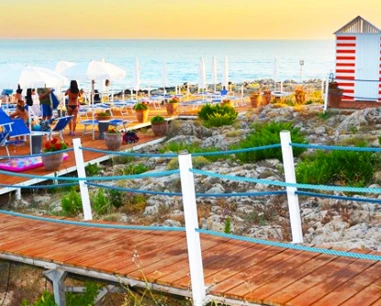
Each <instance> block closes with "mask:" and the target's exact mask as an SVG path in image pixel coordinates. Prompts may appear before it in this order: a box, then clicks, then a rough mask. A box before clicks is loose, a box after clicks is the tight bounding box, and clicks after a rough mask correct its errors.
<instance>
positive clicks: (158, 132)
mask: <svg viewBox="0 0 381 306" xmlns="http://www.w3.org/2000/svg"><path fill="white" fill-rule="evenodd" d="M151 127H152V131H153V133H154V135H155V136H164V135H165V134H166V133H167V132H168V122H167V121H166V120H165V119H164V117H162V116H159V115H158V116H155V117H153V118H152V119H151Z"/></svg>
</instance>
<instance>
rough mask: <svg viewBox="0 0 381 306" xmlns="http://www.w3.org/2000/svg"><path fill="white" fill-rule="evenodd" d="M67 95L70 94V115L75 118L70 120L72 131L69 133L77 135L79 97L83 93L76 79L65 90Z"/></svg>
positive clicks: (68, 105) (68, 109)
mask: <svg viewBox="0 0 381 306" xmlns="http://www.w3.org/2000/svg"><path fill="white" fill-rule="evenodd" d="M65 96H68V98H69V100H68V104H67V113H68V114H69V115H70V116H73V119H72V120H70V122H69V128H70V132H69V135H75V128H76V126H77V117H78V109H79V103H78V99H79V97H81V93H80V92H79V89H78V83H77V81H75V80H72V81H71V82H70V87H69V89H68V90H66V92H65Z"/></svg>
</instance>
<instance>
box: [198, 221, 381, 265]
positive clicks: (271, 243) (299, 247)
mask: <svg viewBox="0 0 381 306" xmlns="http://www.w3.org/2000/svg"><path fill="white" fill-rule="evenodd" d="M195 231H196V232H198V233H201V234H206V235H211V236H216V237H222V238H229V239H234V240H239V241H245V242H252V243H257V244H262V245H268V246H273V247H280V248H285V249H291V250H298V251H305V252H312V253H320V254H327V255H333V256H342V257H350V258H356V259H367V260H376V261H381V256H379V255H372V254H361V253H353V252H345V251H336V250H332V249H323V248H315V247H310V246H304V245H298V244H291V243H285V242H277V241H270V240H263V239H258V238H251V237H244V236H237V235H232V234H226V233H222V232H215V231H210V230H205V229H198V228H196V229H195Z"/></svg>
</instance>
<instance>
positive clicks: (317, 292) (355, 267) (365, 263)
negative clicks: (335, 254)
mask: <svg viewBox="0 0 381 306" xmlns="http://www.w3.org/2000/svg"><path fill="white" fill-rule="evenodd" d="M355 252H356V253H357V252H359V253H364V254H367V253H369V251H359V250H358V251H356V250H355ZM341 258H344V257H341ZM346 259H347V258H346ZM338 260H340V258H338ZM373 264H375V261H372V260H364V259H358V260H355V259H350V261H349V264H343V265H342V266H337V267H332V268H331V271H330V272H334V273H329V274H327V275H326V277H322V275H321V272H319V275H318V277H315V279H314V280H315V281H318V280H320V282H316V283H315V285H314V286H313V287H312V288H309V289H307V290H305V291H304V292H302V293H301V294H300V295H298V296H297V297H295V298H294V299H292V300H290V301H289V302H288V304H291V305H306V306H307V305H312V304H314V302H316V301H318V300H319V299H321V298H323V297H324V296H325V295H327V294H328V293H329V292H331V291H333V290H335V289H336V288H337V287H338V286H339V285H341V284H342V283H344V282H346V281H348V280H350V279H352V278H353V277H356V276H357V274H358V273H361V272H362V271H364V270H365V269H367V268H368V267H370V266H372V265H373ZM315 276H316V275H315Z"/></svg>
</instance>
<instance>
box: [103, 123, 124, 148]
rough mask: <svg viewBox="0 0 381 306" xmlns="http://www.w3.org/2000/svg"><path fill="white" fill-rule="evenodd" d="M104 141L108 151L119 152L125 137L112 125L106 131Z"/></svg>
mask: <svg viewBox="0 0 381 306" xmlns="http://www.w3.org/2000/svg"><path fill="white" fill-rule="evenodd" d="M104 139H105V144H106V147H107V149H108V150H110V151H118V150H119V149H120V146H121V145H122V141H123V135H122V133H121V132H120V131H119V130H118V129H117V128H116V127H115V126H113V125H111V126H109V127H108V128H107V130H106V131H105V134H104Z"/></svg>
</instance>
